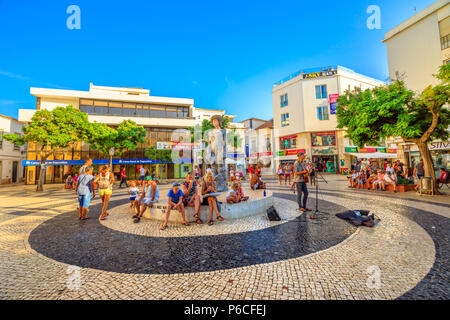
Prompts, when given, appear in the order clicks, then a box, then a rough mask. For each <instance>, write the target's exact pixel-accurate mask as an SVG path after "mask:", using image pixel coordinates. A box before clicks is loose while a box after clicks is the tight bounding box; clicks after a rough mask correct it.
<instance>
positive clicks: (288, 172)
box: [284, 164, 292, 185]
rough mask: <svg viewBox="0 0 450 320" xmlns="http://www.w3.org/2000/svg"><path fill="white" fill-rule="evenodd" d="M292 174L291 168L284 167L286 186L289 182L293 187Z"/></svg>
mask: <svg viewBox="0 0 450 320" xmlns="http://www.w3.org/2000/svg"><path fill="white" fill-rule="evenodd" d="M291 172H292V171H291V166H290V165H289V164H286V166H285V167H284V184H288V183H287V181H288V180H289V185H291Z"/></svg>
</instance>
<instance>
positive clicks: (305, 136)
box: [272, 66, 384, 172]
mask: <svg viewBox="0 0 450 320" xmlns="http://www.w3.org/2000/svg"><path fill="white" fill-rule="evenodd" d="M383 84H384V83H383V82H382V81H379V80H376V79H372V78H370V77H367V76H364V75H361V74H358V73H356V72H354V71H353V70H350V69H347V68H344V67H341V66H331V67H324V68H315V69H307V70H299V71H297V72H295V73H293V74H291V75H289V76H288V77H286V78H285V79H283V80H281V81H278V82H276V83H275V84H274V86H273V89H272V102H273V115H274V120H273V121H274V140H275V150H276V156H275V165H276V166H278V165H279V164H285V163H293V162H294V161H295V159H296V158H297V154H298V153H299V152H304V153H305V155H306V157H307V158H309V159H310V160H312V161H314V162H317V163H319V162H320V163H323V164H325V163H326V164H327V168H328V171H330V172H339V171H340V169H341V168H350V166H351V162H352V161H353V159H354V155H353V156H352V154H354V153H355V149H354V148H355V146H353V145H352V144H351V142H350V141H349V140H348V139H346V138H345V137H344V136H345V131H344V130H343V129H337V128H336V126H337V119H336V106H337V104H336V99H337V98H338V96H339V95H340V94H343V93H344V92H345V90H353V89H354V88H360V89H362V90H365V89H368V88H373V87H375V86H380V85H383ZM356 151H357V150H356Z"/></svg>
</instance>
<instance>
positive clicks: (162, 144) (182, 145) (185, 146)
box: [156, 141, 204, 150]
mask: <svg viewBox="0 0 450 320" xmlns="http://www.w3.org/2000/svg"><path fill="white" fill-rule="evenodd" d="M156 149H158V150H203V149H204V144H199V143H195V142H172V141H158V142H156Z"/></svg>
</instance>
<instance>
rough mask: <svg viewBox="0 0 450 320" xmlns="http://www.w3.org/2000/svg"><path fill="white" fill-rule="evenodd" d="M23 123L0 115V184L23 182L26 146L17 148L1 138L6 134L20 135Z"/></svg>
mask: <svg viewBox="0 0 450 320" xmlns="http://www.w3.org/2000/svg"><path fill="white" fill-rule="evenodd" d="M23 125H24V123H22V122H20V121H17V120H16V119H14V118H11V117H7V116H3V115H0V184H9V183H16V182H20V181H22V180H23V177H24V167H23V166H22V160H24V159H25V155H26V145H25V146H22V147H21V146H18V145H16V144H14V143H11V142H9V141H6V140H5V139H4V138H3V135H4V134H7V133H17V134H21V133H22V127H23Z"/></svg>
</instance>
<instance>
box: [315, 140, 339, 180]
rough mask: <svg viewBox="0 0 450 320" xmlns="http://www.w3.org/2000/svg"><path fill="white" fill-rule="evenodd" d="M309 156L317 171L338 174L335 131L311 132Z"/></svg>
mask: <svg viewBox="0 0 450 320" xmlns="http://www.w3.org/2000/svg"><path fill="white" fill-rule="evenodd" d="M311 156H312V162H313V163H315V164H316V166H317V168H318V170H319V171H322V172H338V171H339V163H338V149H337V143H336V131H326V132H311Z"/></svg>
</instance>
